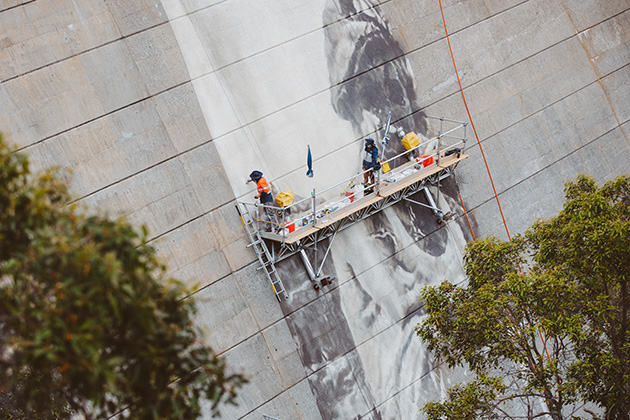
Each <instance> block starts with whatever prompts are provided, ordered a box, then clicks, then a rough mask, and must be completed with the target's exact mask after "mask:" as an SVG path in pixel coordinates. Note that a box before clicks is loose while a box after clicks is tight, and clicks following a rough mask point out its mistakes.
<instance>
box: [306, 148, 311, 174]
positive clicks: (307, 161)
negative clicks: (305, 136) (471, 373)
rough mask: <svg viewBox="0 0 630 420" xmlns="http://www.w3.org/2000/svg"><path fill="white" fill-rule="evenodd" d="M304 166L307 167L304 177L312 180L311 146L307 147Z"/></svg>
mask: <svg viewBox="0 0 630 420" xmlns="http://www.w3.org/2000/svg"><path fill="white" fill-rule="evenodd" d="M306 165H307V166H308V171H306V176H307V177H309V178H313V157H312V156H311V145H310V144H309V145H308V156H307V157H306Z"/></svg>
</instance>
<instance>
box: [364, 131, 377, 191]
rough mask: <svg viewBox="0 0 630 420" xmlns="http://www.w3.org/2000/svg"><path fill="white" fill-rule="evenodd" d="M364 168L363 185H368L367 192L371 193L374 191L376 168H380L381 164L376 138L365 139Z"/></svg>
mask: <svg viewBox="0 0 630 420" xmlns="http://www.w3.org/2000/svg"><path fill="white" fill-rule="evenodd" d="M362 168H363V170H364V171H365V172H364V173H363V185H365V187H366V191H365V192H366V194H369V193H371V192H372V191H373V186H374V170H378V169H380V165H379V163H378V148H377V147H376V144H375V143H374V139H366V140H365V148H364V149H363V164H362ZM367 187H370V188H367Z"/></svg>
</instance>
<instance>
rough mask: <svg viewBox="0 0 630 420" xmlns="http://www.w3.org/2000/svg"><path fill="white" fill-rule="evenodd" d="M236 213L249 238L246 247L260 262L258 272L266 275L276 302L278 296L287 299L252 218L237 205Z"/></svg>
mask: <svg viewBox="0 0 630 420" xmlns="http://www.w3.org/2000/svg"><path fill="white" fill-rule="evenodd" d="M236 211H238V215H239V216H240V217H241V222H243V226H245V231H246V232H247V236H248V237H249V242H250V243H249V245H247V246H248V247H250V246H251V247H252V248H254V251H255V252H256V256H257V257H258V261H259V262H260V265H261V267H259V268H258V270H263V271H264V272H265V274H266V275H267V279H269V284H271V288H272V289H273V293H274V294H275V295H276V298H278V301H280V295H282V296H284V298H285V299H288V298H289V295H288V293H287V292H286V290H285V289H284V285H283V284H282V280H281V279H280V276H279V275H278V270H276V266H275V265H274V261H273V257H272V256H271V254H270V253H269V248H267V244H266V243H265V241H264V240H263V238H262V237H261V236H260V231H259V230H258V228H257V227H256V226H254V220H253V219H252V216H251V215H250V214H249V211H248V210H247V209H246V210H245V211H241V209H240V207H239V205H238V204H236Z"/></svg>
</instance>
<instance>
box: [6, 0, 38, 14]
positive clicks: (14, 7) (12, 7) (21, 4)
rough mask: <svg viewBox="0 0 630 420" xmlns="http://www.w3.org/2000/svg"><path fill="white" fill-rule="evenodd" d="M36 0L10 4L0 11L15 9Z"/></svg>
mask: <svg viewBox="0 0 630 420" xmlns="http://www.w3.org/2000/svg"><path fill="white" fill-rule="evenodd" d="M36 1H37V0H30V1H26V2H24V3H20V4H16V5H15V6H10V7H7V8H6V9H2V10H0V13H2V12H6V11H7V10H11V9H16V8H18V7H21V6H26V5H27V4H31V3H35V2H36Z"/></svg>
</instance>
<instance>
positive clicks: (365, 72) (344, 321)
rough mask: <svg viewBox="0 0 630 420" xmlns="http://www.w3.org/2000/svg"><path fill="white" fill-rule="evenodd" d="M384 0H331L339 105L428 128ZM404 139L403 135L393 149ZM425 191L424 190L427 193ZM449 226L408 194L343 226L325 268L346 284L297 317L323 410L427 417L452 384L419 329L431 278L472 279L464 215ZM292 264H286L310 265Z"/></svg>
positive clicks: (358, 118) (355, 113)
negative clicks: (423, 413)
mask: <svg viewBox="0 0 630 420" xmlns="http://www.w3.org/2000/svg"><path fill="white" fill-rule="evenodd" d="M376 6H377V2H376V1H367V0H330V1H328V2H327V6H326V8H325V10H324V13H323V23H324V27H325V31H326V32H325V33H326V43H325V48H326V56H327V60H328V61H327V63H328V69H329V73H330V81H331V85H332V86H333V90H332V94H331V99H332V106H333V108H334V109H335V111H336V112H337V114H338V115H339V116H340V117H341V118H343V119H345V120H347V121H349V122H350V123H351V124H352V127H353V130H354V132H355V135H356V136H357V137H362V136H366V135H367V134H368V133H372V132H374V131H375V130H377V129H378V127H382V125H383V122H384V121H385V120H386V118H387V114H388V112H392V116H393V117H394V119H395V121H396V122H395V124H396V125H398V126H400V127H401V128H402V129H403V130H404V131H411V130H413V131H416V132H417V133H419V134H423V135H426V134H427V122H426V116H425V115H424V113H423V112H422V111H419V106H418V105H417V104H416V94H415V89H414V79H413V75H412V72H411V69H410V66H409V63H408V62H407V60H406V58H405V57H404V56H403V51H402V48H401V47H400V45H399V44H398V42H397V41H396V40H395V39H394V37H393V36H392V34H391V32H390V30H389V28H388V25H387V22H386V21H385V20H384V18H383V16H381V15H380V13H379V11H378V9H377V7H376ZM402 150H403V148H402V146H401V145H400V143H399V142H394V141H392V146H391V147H390V149H389V150H388V151H387V152H386V156H388V157H389V156H393V155H394V154H398V153H400V152H401V151H402ZM434 192H435V191H434ZM444 192H446V194H444ZM454 196H455V191H454V186H453V185H452V184H449V183H447V184H446V185H443V188H442V194H441V195H440V203H439V205H440V206H441V207H442V208H443V209H445V210H446V209H448V208H449V207H452V206H454V205H455V200H453V198H452V197H454ZM413 198H414V199H415V200H417V201H424V197H422V193H419V194H417V195H416V196H414V197H413ZM437 227H438V226H437V225H436V223H435V218H434V217H433V215H432V214H431V211H430V210H429V209H427V208H424V207H422V206H419V205H416V204H412V203H409V202H401V203H399V204H397V205H395V206H392V207H390V208H389V209H387V210H385V211H383V212H380V213H377V214H376V215H374V216H372V217H370V218H369V219H366V220H364V221H363V222H361V223H359V224H356V225H353V226H352V227H350V228H349V229H347V230H346V231H343V232H342V233H341V234H339V235H338V236H337V237H336V239H335V242H334V243H333V245H332V252H331V257H329V261H328V262H327V265H326V266H325V268H324V270H328V271H327V272H326V274H329V275H334V276H336V277H337V278H338V279H339V288H338V289H336V290H334V291H333V292H331V293H328V294H326V295H324V296H322V297H321V298H319V299H317V300H316V301H314V302H313V303H312V304H311V305H309V306H308V307H307V308H306V309H303V310H301V311H300V312H298V313H296V314H295V315H294V316H292V317H290V325H291V327H292V331H293V333H294V335H295V337H296V341H297V342H298V343H301V344H302V345H301V346H300V347H301V349H302V357H303V361H304V364H305V366H306V367H307V369H308V370H310V371H311V372H313V374H312V375H311V376H310V378H309V383H310V385H311V388H312V390H313V392H314V394H315V395H316V396H317V401H318V406H319V409H320V412H321V413H322V417H323V418H325V419H341V418H344V419H346V418H347V419H350V418H353V419H354V418H357V419H358V418H360V417H359V416H360V415H362V414H364V413H368V412H369V415H370V416H371V417H370V418H373V419H389V418H399V419H416V418H419V417H420V414H419V407H421V406H422V405H423V404H424V402H426V401H427V400H428V399H433V398H439V397H440V395H441V394H443V390H444V385H443V384H444V380H443V379H444V378H443V377H442V375H443V374H444V372H443V371H442V370H441V369H440V368H436V367H435V366H434V364H433V361H432V359H431V357H430V355H429V354H428V353H427V352H426V351H425V349H424V348H423V346H422V343H421V342H420V340H419V339H418V338H417V337H416V336H415V335H414V334H413V328H414V326H415V325H416V324H417V322H418V321H419V320H420V318H421V316H422V310H421V305H420V302H419V301H418V294H419V291H420V288H421V287H422V286H423V285H424V284H427V283H429V284H431V283H437V282H439V281H441V280H443V279H449V280H451V281H459V280H462V279H463V272H462V267H461V259H462V249H461V248H462V247H463V244H464V243H465V238H464V233H463V231H462V229H461V227H460V226H459V225H457V224H456V223H454V224H450V225H448V226H446V227H444V228H442V229H437ZM324 245H325V244H324ZM292 264H294V265H288V266H285V267H284V268H283V271H285V273H286V275H290V273H291V272H293V273H295V272H296V271H299V270H300V269H301V268H300V267H299V263H296V262H295V261H294V262H293V263H292ZM307 314H308V315H307ZM324 330H325V331H324Z"/></svg>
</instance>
